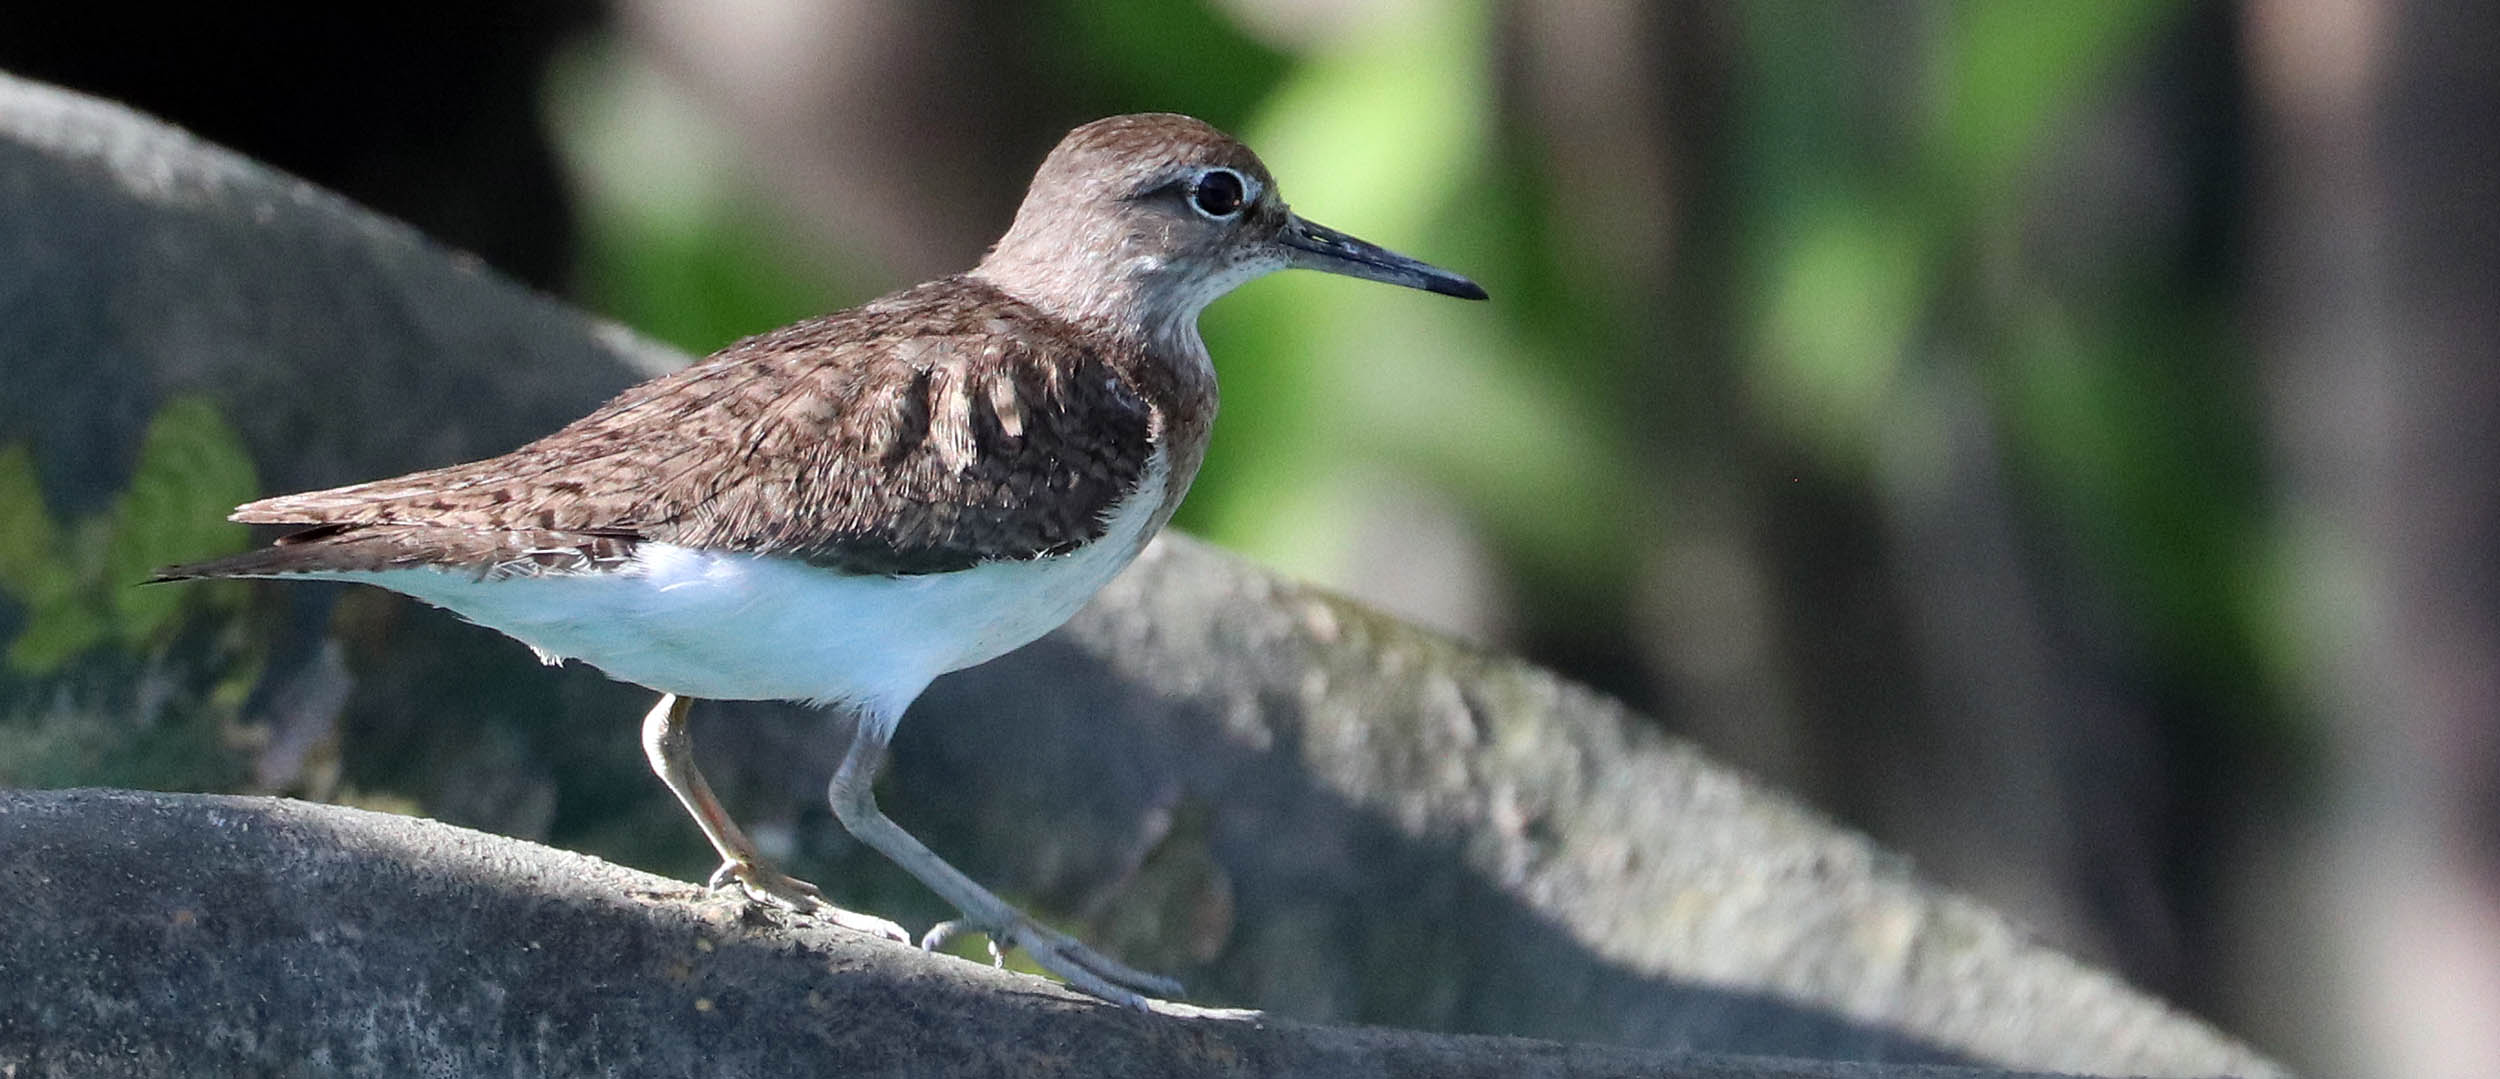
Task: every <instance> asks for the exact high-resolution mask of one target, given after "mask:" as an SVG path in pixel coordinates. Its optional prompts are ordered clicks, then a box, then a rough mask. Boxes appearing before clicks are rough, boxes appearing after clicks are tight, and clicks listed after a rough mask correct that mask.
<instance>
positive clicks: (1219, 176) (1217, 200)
mask: <svg viewBox="0 0 2500 1079" xmlns="http://www.w3.org/2000/svg"><path fill="white" fill-rule="evenodd" d="M1249 193H1250V192H1249V188H1248V187H1247V186H1246V185H1244V184H1243V183H1242V180H1241V174H1240V173H1238V172H1234V171H1233V170H1231V169H1208V170H1207V171H1205V172H1202V173H1199V174H1198V180H1197V182H1196V183H1193V184H1191V185H1190V186H1189V204H1190V205H1191V206H1195V207H1197V208H1198V212H1199V213H1202V214H1205V215H1207V216H1208V217H1212V218H1216V219H1218V220H1221V219H1223V218H1227V217H1231V216H1233V215H1234V214H1237V213H1240V212H1241V204H1242V202H1243V201H1244V200H1245V199H1246V198H1247V197H1248V196H1249Z"/></svg>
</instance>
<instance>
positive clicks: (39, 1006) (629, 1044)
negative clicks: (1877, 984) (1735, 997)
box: [0, 790, 2005, 1079]
mask: <svg viewBox="0 0 2500 1079" xmlns="http://www.w3.org/2000/svg"><path fill="white" fill-rule="evenodd" d="M0 898H5V900H6V903H5V904H0V969H7V970H9V971H10V972H12V973H11V976H10V977H9V979H8V980H7V982H6V983H5V984H0V1074H6V1075H12V1076H39V1075H64V1076H67V1075H75V1076H82V1077H103V1076H123V1075H143V1076H159V1075H265V1076H323V1077H330V1076H389V1077H393V1079H397V1077H402V1076H412V1075H431V1076H483V1075H516V1076H520V1075H526V1076H558V1075H561V1076H624V1075H704V1076H721V1077H745V1076H791V1075H909V1076H919V1077H944V1076H1018V1077H1032V1076H1053V1075H1086V1076H1140V1077H1143V1076H1172V1077H1186V1076H1201V1075H1204V1076H1220V1075H1301V1076H1355V1075H1434V1076H1448V1077H1451V1079H1466V1077H1469V1076H1487V1077H1491V1076H1521V1075H1526V1076H1534V1075H1549V1076H1563V1075H1570V1076H1587V1077H1603V1076H1627V1077H1628V1076H1695V1077H1721V1079H1740V1077H1766V1079H1767V1077H1796V1079H1808V1077H1850V1076H1908V1075H1933V1076H1952V1075H1977V1074H1982V1073H1976V1072H1966V1071H1964V1070H1963V1069H1927V1068H1916V1067H1889V1066H1872V1065H1852V1064H1839V1063H1830V1062H1809V1061H1789V1060H1751V1059H1741V1058H1730V1057H1721V1056H1712V1055H1705V1054H1695V1053H1677V1052H1668V1051H1661V1050H1631V1049H1620V1048H1609V1047H1601V1046H1587V1045H1582V1046H1572V1045H1563V1044H1559V1043H1554V1042H1538V1041H1530V1040H1526V1039H1518V1038H1485V1037H1459V1036H1449V1035H1433V1034H1420V1033H1412V1032H1403V1031H1392V1030H1366V1029H1357V1028H1347V1027H1324V1026H1313V1025H1309V1024H1304V1023H1299V1022H1294V1021H1291V1020H1283V1019H1275V1018H1270V1017H1265V1016H1260V1015H1257V1014H1255V1013H1245V1012H1231V1013H1223V1012H1208V1011H1205V1010H1203V1009H1197V1008H1190V1007H1187V1006H1180V1005H1176V1006H1167V1007H1160V1008H1159V1009H1158V1014H1154V1015H1140V1014H1137V1013H1134V1012H1130V1011H1126V1010H1124V1009H1120V1008H1116V1007H1112V1006H1109V1005H1105V1004H1103V1003H1101V1002H1100V1001H1095V1000H1091V999H1089V998H1085V997H1080V996H1077V995H1076V994H1073V993H1070V992H1068V991H1066V990H1063V989H1060V988H1058V987H1057V986H1054V985H1052V984H1051V983H1049V982H1046V981H1043V980H1041V979H1039V978H1036V977H1032V976H1029V975H1021V974H1012V973H1009V972H1006V971H1002V970H995V969H992V968H990V967H988V966H984V965H981V964H978V963H970V962H966V961H963V960H960V959H953V958H949V957H943V956H934V955H928V954H925V953H922V952H920V951H918V950H917V949H914V948H911V947H909V946H907V945H901V944H894V943H891V942H888V941H884V940H877V939H871V938H867V937H863V936H859V935H857V934H852V933H847V932H843V931H840V930H834V929H829V928H824V927H821V926H814V925H806V924H792V923H791V922H790V921H789V920H787V919H786V918H785V917H783V916H780V915H772V914H764V913H760V912H755V911H753V910H751V909H749V908H747V907H746V906H745V904H743V903H739V902H735V901H732V900H729V899H727V898H724V897H719V896H712V895H708V894H706V893H703V892H702V891H700V890H699V889H697V888H695V887H694V886H692V885H688V884H683V883H680V882H677V881H672V880H668V879H665V878H661V877H654V876H650V875H648V874H644V873H637V872H634V871H632V870H629V869H623V868H619V867H617V866H614V865H610V864H607V863H605V862H600V861H597V860H594V859H590V858H584V857H582V856H580V855H575V854H566V853H564V852H561V851H556V850H551V849H548V848H545V847H539V846H533V845H531V844H527V843H522V842H519V841H517V840H510V839H503V838H500V837H496V836H490V835H486V834H483V833H479V832H471V831H467V830H464V829H459V828H453V827H449V826H447V825H441V824H436V823H434V822H431V821H423V820H417V819H414V818H409V817H400V816H393V815H388V814H381V813H370V812H365V811H362V810H354V809H344V808H340V807H336V806H321V805H313V804H309V803H304V802H293V801H285V800H281V799H274V798H238V797H231V796H214V795H161V794H142V793H135V792H126V791H83V790H82V791H43V792H22V791H0ZM1984 1074H1986V1075H2001V1074H2005V1073H2001V1072H1995V1071H1989V1072H1986V1073H1984Z"/></svg>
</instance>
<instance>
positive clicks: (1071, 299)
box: [970, 244, 1222, 437]
mask: <svg viewBox="0 0 2500 1079" xmlns="http://www.w3.org/2000/svg"><path fill="white" fill-rule="evenodd" d="M970 276H971V277H973V278H974V279H975V280H978V281H981V282H984V283H986V284H988V285H989V286H990V287H992V288H995V289H997V290H999V291H1000V292H1003V293H1006V294H1007V295H1008V296H1011V297H1014V298H1015V299H1017V300H1020V301H1022V302H1023V303H1025V304H1027V305H1029V306H1031V307H1033V308H1036V309H1038V310H1040V311H1041V312H1043V313H1044V314H1047V315H1050V316H1051V317H1053V318H1057V319H1059V320H1061V321H1063V322H1066V323H1067V324H1068V325H1070V326H1071V327H1074V328H1075V329H1076V330H1078V331H1079V332H1081V333H1083V334H1084V335H1085V336H1086V337H1088V338H1091V339H1093V340H1095V341H1097V342H1099V343H1100V344H1101V345H1102V347H1103V350H1104V352H1105V353H1106V354H1116V355H1119V356H1122V357H1131V358H1134V359H1135V360H1136V361H1138V362H1143V363H1146V364H1150V365H1153V366H1154V367H1156V368H1158V369H1159V370H1158V371H1156V372H1153V373H1151V374H1149V373H1147V372H1137V373H1136V374H1139V375H1144V376H1146V377H1147V378H1148V379H1149V380H1150V381H1158V382H1164V383H1166V384H1168V385H1169V386H1170V388H1171V391H1172V395H1173V398H1174V400H1173V402H1172V404H1173V407H1174V408H1176V409H1177V410H1179V411H1183V412H1203V413H1205V414H1206V415H1207V416H1208V417H1210V418H1211V417H1212V416H1213V415H1214V412H1215V397H1216V390H1215V365H1214V363H1213V361H1212V360H1211V359H1210V358H1209V357H1208V355H1207V344H1206V341H1205V339H1204V338H1201V337H1200V336H1199V335H1198V313H1199V312H1200V311H1203V310H1205V309H1206V305H1207V304H1208V303H1209V302H1211V301H1213V300H1214V299H1215V297H1216V296H1217V295H1221V291H1222V290H1214V289H1210V290H1200V291H1192V290H1188V289H1177V290H1176V289H1174V288H1172V287H1170V285H1171V282H1170V280H1169V278H1168V277H1166V276H1165V275H1163V274H1162V273H1161V272H1160V268H1159V267H1153V266H1145V265H1142V264H1141V265H1133V266H1121V267H1111V268H1108V269H1106V268H1104V267H1099V266H1088V265H1084V264H1083V263H1082V262H1074V263H1072V262H1071V260H1068V259H1065V258H1061V259H1055V260H1054V259H1048V258H1042V257H1030V258H1027V257H1019V256H1018V253H1017V251H1016V249H1014V248H1010V247H1008V246H1006V245H1003V244H1002V245H1001V246H1000V248H999V249H998V250H996V251H993V252H991V254H990V257H988V258H986V259H983V260H981V265H980V266H979V267H978V268H976V269H974V270H973V271H972V273H971V275H970ZM1201 437H1203V434H1202V433H1201Z"/></svg>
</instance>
